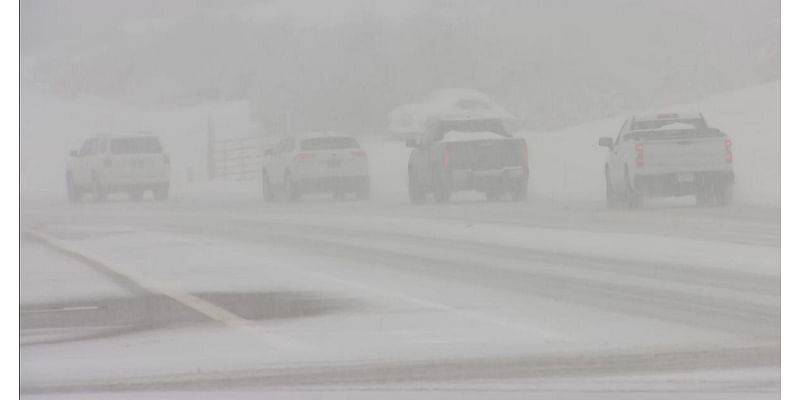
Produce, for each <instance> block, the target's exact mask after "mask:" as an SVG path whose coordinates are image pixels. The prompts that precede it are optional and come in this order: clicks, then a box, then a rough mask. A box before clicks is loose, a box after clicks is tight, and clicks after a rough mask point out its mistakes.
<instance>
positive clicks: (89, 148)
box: [72, 138, 97, 187]
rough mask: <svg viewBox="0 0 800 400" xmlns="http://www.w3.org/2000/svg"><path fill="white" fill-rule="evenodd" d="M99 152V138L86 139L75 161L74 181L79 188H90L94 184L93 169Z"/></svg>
mask: <svg viewBox="0 0 800 400" xmlns="http://www.w3.org/2000/svg"><path fill="white" fill-rule="evenodd" d="M96 152H97V138H91V139H86V140H85V141H84V142H83V145H82V146H81V150H80V151H79V152H78V157H77V158H76V159H75V160H74V161H75V162H74V164H73V165H74V167H73V170H72V179H73V182H75V183H76V184H77V185H79V186H84V187H86V186H89V185H90V184H91V183H92V168H93V165H94V161H95V160H94V159H95V158H96Z"/></svg>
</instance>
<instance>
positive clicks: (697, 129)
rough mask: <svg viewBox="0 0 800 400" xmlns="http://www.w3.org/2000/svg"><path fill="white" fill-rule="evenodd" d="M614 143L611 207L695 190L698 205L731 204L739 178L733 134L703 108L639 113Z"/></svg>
mask: <svg viewBox="0 0 800 400" xmlns="http://www.w3.org/2000/svg"><path fill="white" fill-rule="evenodd" d="M599 145H600V146H603V147H608V149H609V152H608V158H607V161H606V165H605V177H606V197H607V202H608V205H609V207H616V206H618V205H625V206H627V207H629V208H635V207H639V206H640V205H641V201H642V198H643V197H645V196H650V197H669V196H686V195H694V196H695V199H696V202H697V204H698V205H711V204H716V205H726V204H728V203H729V202H730V201H731V193H732V189H733V183H734V173H733V165H732V164H733V152H732V143H731V140H730V139H729V138H728V136H727V135H725V134H724V133H723V132H721V131H720V130H719V129H715V128H710V127H709V126H708V125H707V124H706V120H705V118H704V117H703V115H702V114H677V113H662V114H657V115H646V116H634V117H632V118H630V119H628V120H627V121H625V123H624V124H623V125H622V128H621V129H620V131H619V133H618V134H617V137H616V139H613V138H610V137H606V138H601V139H600V141H599Z"/></svg>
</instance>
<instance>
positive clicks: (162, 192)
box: [153, 185, 169, 201]
mask: <svg viewBox="0 0 800 400" xmlns="http://www.w3.org/2000/svg"><path fill="white" fill-rule="evenodd" d="M167 197H169V185H162V186H160V187H157V188H155V189H153V198H155V199H156V200H158V201H163V200H166V199H167Z"/></svg>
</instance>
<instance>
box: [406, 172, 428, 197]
mask: <svg viewBox="0 0 800 400" xmlns="http://www.w3.org/2000/svg"><path fill="white" fill-rule="evenodd" d="M426 197H427V195H426V193H425V192H424V191H423V189H422V188H421V187H420V185H419V182H418V181H417V176H416V174H415V173H414V171H413V170H412V169H411V168H409V169H408V199H409V200H410V201H411V204H422V203H424V202H425V200H426Z"/></svg>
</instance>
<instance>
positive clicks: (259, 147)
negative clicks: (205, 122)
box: [208, 132, 270, 181]
mask: <svg viewBox="0 0 800 400" xmlns="http://www.w3.org/2000/svg"><path fill="white" fill-rule="evenodd" d="M269 144H270V138H269V137H266V136H248V137H242V138H234V139H221V140H217V139H215V138H214V134H213V132H209V135H208V177H209V179H212V180H217V179H219V180H237V181H245V180H254V179H258V178H259V177H260V176H261V162H262V160H263V155H264V150H265V149H266V148H267V146H268V145H269Z"/></svg>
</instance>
